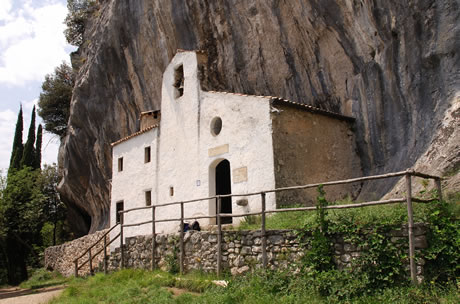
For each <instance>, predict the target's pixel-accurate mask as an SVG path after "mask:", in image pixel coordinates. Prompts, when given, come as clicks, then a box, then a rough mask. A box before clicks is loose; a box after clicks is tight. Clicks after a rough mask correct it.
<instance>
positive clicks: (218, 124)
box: [211, 117, 222, 136]
mask: <svg viewBox="0 0 460 304" xmlns="http://www.w3.org/2000/svg"><path fill="white" fill-rule="evenodd" d="M221 130H222V119H220V117H214V118H213V119H212V121H211V134H212V135H214V136H217V135H219V133H220V131H221Z"/></svg>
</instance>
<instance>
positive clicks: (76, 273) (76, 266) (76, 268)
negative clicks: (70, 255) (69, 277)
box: [74, 259, 78, 278]
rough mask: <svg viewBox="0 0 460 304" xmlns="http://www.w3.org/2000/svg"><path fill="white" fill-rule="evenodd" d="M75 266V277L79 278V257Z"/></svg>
mask: <svg viewBox="0 0 460 304" xmlns="http://www.w3.org/2000/svg"><path fill="white" fill-rule="evenodd" d="M74 266H75V267H74V273H75V277H76V278H78V259H77V260H75V261H74Z"/></svg>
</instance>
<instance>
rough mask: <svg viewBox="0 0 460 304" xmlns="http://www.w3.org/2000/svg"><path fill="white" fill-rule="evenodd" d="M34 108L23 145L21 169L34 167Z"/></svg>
mask: <svg viewBox="0 0 460 304" xmlns="http://www.w3.org/2000/svg"><path fill="white" fill-rule="evenodd" d="M34 144H35V106H34V107H33V109H32V118H31V119H30V127H29V134H28V135H27V141H26V144H25V145H24V152H23V154H22V159H21V168H22V167H24V166H27V167H32V168H33V167H34V166H35V159H36V156H35V148H34Z"/></svg>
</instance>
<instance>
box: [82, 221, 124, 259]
mask: <svg viewBox="0 0 460 304" xmlns="http://www.w3.org/2000/svg"><path fill="white" fill-rule="evenodd" d="M118 225H119V224H118V223H117V224H115V225H113V226H112V227H111V228H110V229H109V230H108V231H106V232H104V234H103V235H102V236H101V237H100V238H99V239H98V240H97V241H96V242H94V243H93V245H91V246H89V247H88V249H86V250H85V251H84V252H83V253H82V254H80V255H79V256H78V257H77V258H76V259H74V260H73V261H74V262H76V261H77V260H79V259H81V258H82V257H83V256H84V255H85V254H87V253H88V251H89V250H90V249H91V248H93V247H94V246H96V245H97V244H98V243H99V242H100V241H102V240H103V239H104V238H105V237H106V236H107V234H109V233H110V232H111V231H112V230H113V229H115V227H117V226H118Z"/></svg>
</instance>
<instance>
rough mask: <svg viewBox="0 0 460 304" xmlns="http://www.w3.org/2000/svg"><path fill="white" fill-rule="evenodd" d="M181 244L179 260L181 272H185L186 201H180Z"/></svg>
mask: <svg viewBox="0 0 460 304" xmlns="http://www.w3.org/2000/svg"><path fill="white" fill-rule="evenodd" d="M179 246H180V256H179V262H180V274H184V256H185V253H184V202H181V203H180V240H179Z"/></svg>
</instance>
